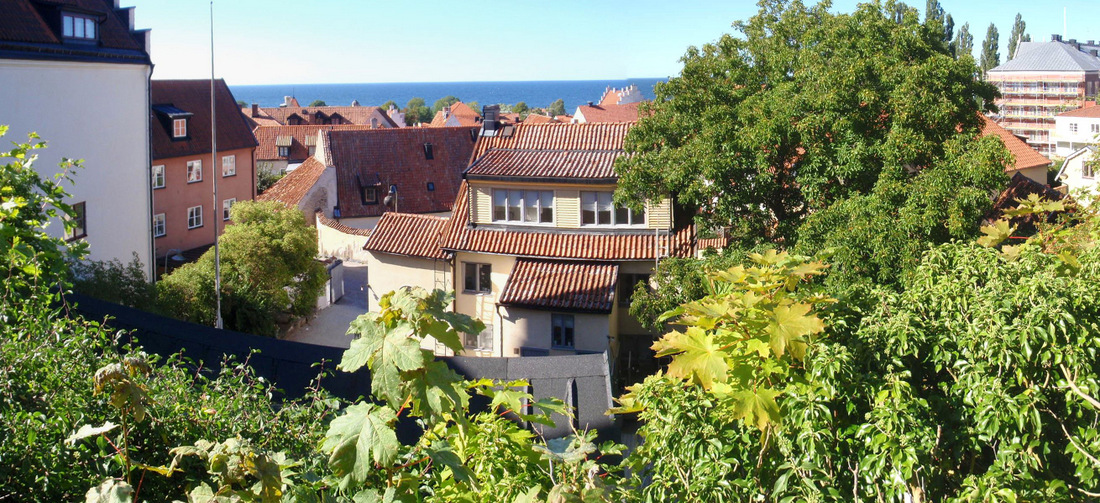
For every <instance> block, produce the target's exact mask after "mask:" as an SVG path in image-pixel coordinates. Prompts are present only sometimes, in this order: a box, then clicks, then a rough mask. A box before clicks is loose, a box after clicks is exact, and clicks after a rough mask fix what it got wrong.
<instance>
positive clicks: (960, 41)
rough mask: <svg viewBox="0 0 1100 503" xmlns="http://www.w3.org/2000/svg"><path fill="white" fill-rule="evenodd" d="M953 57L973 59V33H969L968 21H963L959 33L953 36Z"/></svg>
mask: <svg viewBox="0 0 1100 503" xmlns="http://www.w3.org/2000/svg"><path fill="white" fill-rule="evenodd" d="M954 47H955V57H956V58H959V59H962V58H963V57H969V58H971V61H973V59H974V35H971V34H970V23H963V25H962V28H959V34H958V35H956V36H955V43H954Z"/></svg>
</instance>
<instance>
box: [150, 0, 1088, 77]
mask: <svg viewBox="0 0 1100 503" xmlns="http://www.w3.org/2000/svg"><path fill="white" fill-rule="evenodd" d="M129 3H132V4H134V5H136V7H137V10H136V12H137V14H136V17H137V19H136V21H137V27H139V28H151V29H152V31H153V35H152V39H153V48H152V55H153V63H154V64H155V65H156V68H155V70H154V74H153V76H154V78H158V79H168V78H204V77H207V76H209V74H210V59H209V54H210V53H209V51H210V38H209V31H208V30H209V26H210V25H209V5H210V4H209V2H208V1H196V0H173V1H165V0H156V1H148V0H130V1H129ZM807 3H812V2H807ZM857 3H858V2H857V1H856V0H837V1H835V2H834V4H833V7H832V10H833V11H834V12H850V11H851V10H852V9H854V7H855V5H856V4H857ZM909 3H911V4H914V5H917V6H918V8H919V9H920V10H921V12H923V10H924V1H923V0H912V1H911V2H909ZM941 4H942V5H943V6H944V8H945V9H946V10H947V12H948V13H950V14H951V15H952V17H953V18H954V19H955V22H956V29H957V28H958V27H959V26H961V25H962V24H963V23H964V22H969V23H970V33H971V34H973V35H974V45H975V48H976V49H977V48H979V47H980V46H981V41H982V40H983V39H984V38H985V33H986V28H987V27H988V26H989V23H990V22H993V23H995V24H996V25H997V28H998V30H1000V47H1001V57H1002V60H1003V59H1004V56H1005V53H1006V52H1007V49H1006V46H1007V44H1008V36H1009V33H1010V31H1011V29H1012V21H1013V19H1014V18H1015V16H1016V13H1017V12H1019V13H1021V14H1023V18H1024V21H1025V22H1027V28H1028V29H1027V32H1028V33H1029V34H1031V36H1032V40H1049V38H1050V35H1051V34H1052V33H1062V10H1063V7H1064V8H1066V10H1067V11H1068V16H1067V18H1068V35H1069V37H1070V38H1077V39H1081V40H1086V39H1093V40H1100V8H1098V5H1097V2H1096V0H1062V1H1060V2H1059V1H1055V2H1046V1H1035V0H1002V1H993V0H941ZM756 10H757V7H756V2H755V1H748V0H726V1H720V0H636V1H632V2H621V1H604V0H589V1H581V0H541V1H533V0H511V1H508V2H505V1H499V0H474V1H466V2H457V1H453V0H451V1H443V0H438V1H427V0H423V1H421V0H387V1H378V0H344V1H337V0H309V1H291V0H216V1H215V4H214V15H215V19H214V28H215V32H214V34H215V44H216V49H217V59H216V73H217V76H218V77H222V78H225V79H226V80H227V81H228V82H229V83H230V84H231V85H245V84H284V83H287V84H289V83H359V82H454V81H499V80H589V79H626V78H634V77H668V76H671V75H675V74H677V73H678V72H679V69H680V66H681V65H680V63H679V62H678V60H679V58H680V57H681V56H682V55H683V54H684V51H685V49H686V48H687V47H688V46H690V45H702V44H705V43H707V42H711V41H714V40H716V39H717V38H718V37H719V36H721V34H723V33H728V32H730V31H731V28H730V24H731V23H732V22H733V21H735V20H738V19H747V18H748V17H750V16H752V15H753V14H754V13H755V12H756Z"/></svg>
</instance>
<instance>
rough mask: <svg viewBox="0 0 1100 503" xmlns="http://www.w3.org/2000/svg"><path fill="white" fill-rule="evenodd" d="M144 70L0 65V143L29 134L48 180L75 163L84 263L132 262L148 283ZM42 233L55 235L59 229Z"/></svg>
mask: <svg viewBox="0 0 1100 503" xmlns="http://www.w3.org/2000/svg"><path fill="white" fill-rule="evenodd" d="M151 71H152V69H151V67H150V66H149V65H146V64H120V63H85V62H68V61H36V60H7V59H0V124H7V125H9V126H10V129H9V130H8V134H7V135H6V136H5V137H4V141H17V142H25V141H26V140H27V136H26V135H27V133H29V132H32V131H33V132H37V133H38V134H39V135H40V136H41V137H42V139H43V140H45V141H46V142H48V144H49V148H46V149H44V150H39V151H38V154H39V158H38V161H37V162H36V164H35V166H36V168H37V169H38V171H39V173H42V174H43V175H46V176H52V175H53V174H54V173H56V172H58V167H57V166H58V163H59V162H61V160H62V158H70V159H83V160H84V168H83V169H80V170H78V171H77V172H76V173H75V174H74V176H73V180H74V185H73V186H70V187H68V190H69V192H71V193H72V194H73V199H72V201H71V202H73V203H78V202H85V204H86V215H87V224H86V226H87V237H86V238H84V239H86V240H87V242H88V245H89V249H90V255H89V258H90V259H92V260H110V259H118V260H120V261H122V262H123V263H127V262H129V261H130V260H132V258H133V255H134V254H135V253H136V254H137V256H138V258H139V259H140V260H141V261H142V263H143V264H144V266H145V271H146V274H149V276H150V277H152V268H153V259H152V257H153V233H152V190H151V183H152V180H151V174H150V168H149V166H150V152H149V148H150V146H149V140H150V132H149V87H148V86H149V76H150V72H151ZM48 231H49V232H50V234H52V235H55V236H62V235H63V234H64V228H63V226H62V225H61V224H60V223H57V224H52V225H50V226H49V229H48Z"/></svg>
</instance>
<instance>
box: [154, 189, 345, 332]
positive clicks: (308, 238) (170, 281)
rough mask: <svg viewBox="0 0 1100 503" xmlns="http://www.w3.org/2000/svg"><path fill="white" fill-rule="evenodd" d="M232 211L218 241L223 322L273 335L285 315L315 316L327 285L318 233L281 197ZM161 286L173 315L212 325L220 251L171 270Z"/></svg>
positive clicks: (244, 204) (163, 300) (241, 205)
mask: <svg viewBox="0 0 1100 503" xmlns="http://www.w3.org/2000/svg"><path fill="white" fill-rule="evenodd" d="M230 211H231V212H232V213H231V217H232V220H233V222H234V224H233V225H231V226H229V227H227V228H226V229H225V233H224V234H222V237H221V240H220V243H221V244H220V247H221V273H222V315H223V317H224V320H225V327H226V328H229V329H232V330H239V331H243V332H249V333H254V334H258V335H275V333H276V331H277V329H278V327H277V326H276V325H275V319H276V317H277V316H278V315H279V314H280V313H289V314H292V315H296V316H304V315H307V314H309V313H310V312H312V310H313V308H314V305H315V302H316V299H317V296H318V295H320V293H321V289H322V288H323V287H324V282H325V270H324V266H322V265H321V264H320V263H319V262H317V261H316V260H315V257H316V255H317V238H316V235H315V234H314V230H313V229H312V228H311V227H309V226H308V225H306V223H305V219H304V218H303V217H302V213H301V212H300V211H298V210H297V209H293V208H287V207H285V206H283V205H281V204H279V203H277V202H272V201H257V202H252V201H245V202H242V203H239V204H235V205H233V208H232V209H231V210H230ZM157 289H158V294H159V299H160V303H161V305H162V306H164V309H165V310H167V311H169V312H170V313H171V314H172V315H173V316H176V317H178V318H181V319H186V320H189V321H193V322H195V323H201V324H205V325H213V324H214V317H215V311H214V308H215V304H216V302H217V301H216V299H215V291H214V250H213V249H210V250H208V251H207V252H206V253H204V254H203V256H202V257H200V258H199V260H198V262H195V263H192V264H187V265H184V266H182V267H180V268H179V269H176V270H174V271H172V273H171V274H169V275H167V276H165V277H164V278H163V279H162V280H161V282H160V283H158V284H157Z"/></svg>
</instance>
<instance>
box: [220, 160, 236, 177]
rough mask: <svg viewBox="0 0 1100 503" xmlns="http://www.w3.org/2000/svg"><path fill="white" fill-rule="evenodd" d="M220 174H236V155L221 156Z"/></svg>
mask: <svg viewBox="0 0 1100 503" xmlns="http://www.w3.org/2000/svg"><path fill="white" fill-rule="evenodd" d="M222 176H223V177H225V176H237V156H235V155H227V156H223V157H222Z"/></svg>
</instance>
